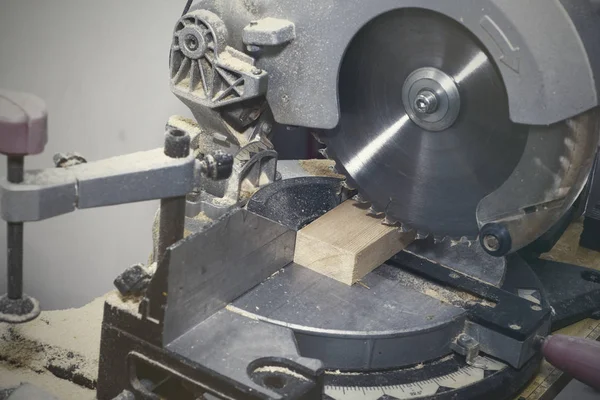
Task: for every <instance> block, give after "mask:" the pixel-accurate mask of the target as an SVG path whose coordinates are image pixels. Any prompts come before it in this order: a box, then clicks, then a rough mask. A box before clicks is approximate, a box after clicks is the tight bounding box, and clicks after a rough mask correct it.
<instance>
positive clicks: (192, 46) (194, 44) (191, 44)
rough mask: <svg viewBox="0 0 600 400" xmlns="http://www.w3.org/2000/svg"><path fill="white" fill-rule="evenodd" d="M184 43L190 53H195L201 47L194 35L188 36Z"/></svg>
mask: <svg viewBox="0 0 600 400" xmlns="http://www.w3.org/2000/svg"><path fill="white" fill-rule="evenodd" d="M183 43H184V45H185V47H186V48H187V49H188V50H189V51H195V50H197V49H198V46H199V43H198V38H197V37H196V36H194V35H192V34H189V35H186V37H185V39H184V41H183Z"/></svg>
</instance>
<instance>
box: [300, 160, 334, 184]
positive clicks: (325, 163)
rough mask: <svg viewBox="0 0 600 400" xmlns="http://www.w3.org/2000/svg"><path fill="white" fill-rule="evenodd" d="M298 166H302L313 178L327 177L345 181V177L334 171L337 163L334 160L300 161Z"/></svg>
mask: <svg viewBox="0 0 600 400" xmlns="http://www.w3.org/2000/svg"><path fill="white" fill-rule="evenodd" d="M298 164H300V166H301V167H302V169H303V170H305V171H306V172H308V173H309V174H311V175H313V176H327V177H331V178H340V179H344V175H340V174H338V173H337V172H335V170H334V169H333V167H334V166H335V161H333V160H300V161H298Z"/></svg>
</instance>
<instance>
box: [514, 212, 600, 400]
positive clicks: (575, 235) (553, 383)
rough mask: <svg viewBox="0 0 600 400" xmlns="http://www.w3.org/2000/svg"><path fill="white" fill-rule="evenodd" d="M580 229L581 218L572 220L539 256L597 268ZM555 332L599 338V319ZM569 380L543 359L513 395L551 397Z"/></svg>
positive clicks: (598, 256)
mask: <svg viewBox="0 0 600 400" xmlns="http://www.w3.org/2000/svg"><path fill="white" fill-rule="evenodd" d="M582 230H583V222H582V220H581V219H580V220H578V221H576V222H573V223H572V224H571V226H569V228H568V229H567V230H566V231H565V233H564V234H563V236H562V237H561V238H560V240H559V241H558V243H556V245H555V246H554V248H553V249H552V251H551V252H550V253H547V254H544V255H543V256H542V258H545V259H547V260H552V261H559V262H564V263H569V264H575V265H580V266H582V267H588V268H593V269H597V270H600V253H598V252H596V251H593V250H588V249H584V248H582V247H579V236H580V235H581V232H582ZM556 333H557V334H563V335H569V336H577V337H582V338H587V339H592V340H598V339H599V338H600V321H597V320H593V319H586V320H583V321H580V322H577V323H576V324H573V325H570V326H567V327H565V328H563V329H561V330H559V331H558V332H556ZM569 380H570V378H568V377H567V376H564V375H563V373H562V371H560V370H558V369H557V368H555V367H553V366H552V365H550V364H549V363H548V362H546V361H544V362H543V363H542V367H541V370H540V372H539V373H538V374H537V376H536V377H535V378H534V380H533V381H532V382H531V384H530V385H529V386H527V388H526V389H525V390H524V391H523V392H522V393H521V394H520V395H519V396H518V397H517V399H519V400H540V399H544V398H552V397H553V395H554V394H557V393H558V392H559V391H560V390H562V388H563V386H564V385H566V384H567V383H568V382H569Z"/></svg>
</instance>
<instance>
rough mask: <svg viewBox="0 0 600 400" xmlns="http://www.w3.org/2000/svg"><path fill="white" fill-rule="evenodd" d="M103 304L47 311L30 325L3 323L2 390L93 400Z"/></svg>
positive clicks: (0, 340) (0, 342) (98, 301)
mask: <svg viewBox="0 0 600 400" xmlns="http://www.w3.org/2000/svg"><path fill="white" fill-rule="evenodd" d="M104 301H105V297H101V298H98V299H96V300H94V301H92V302H91V303H89V304H87V305H86V306H84V307H82V308H79V309H69V310H58V311H44V312H42V313H41V315H40V317H39V318H37V319H36V320H34V321H31V322H28V323H26V324H20V325H9V324H4V323H0V371H1V373H0V387H14V386H17V385H19V384H20V383H21V382H30V383H32V384H34V385H36V386H39V387H41V388H43V389H45V390H47V391H49V392H51V393H52V394H54V395H55V396H56V397H58V398H60V399H67V400H68V399H84V400H85V399H92V398H93V394H94V391H93V389H95V387H96V381H97V376H98V357H99V352H100V349H99V346H100V332H101V329H100V328H101V325H102V312H103V305H104ZM57 378H59V379H57Z"/></svg>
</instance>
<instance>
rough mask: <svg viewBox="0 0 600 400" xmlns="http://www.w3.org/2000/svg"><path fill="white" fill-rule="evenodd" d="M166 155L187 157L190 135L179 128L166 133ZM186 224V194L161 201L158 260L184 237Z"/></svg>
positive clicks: (159, 261) (158, 261)
mask: <svg viewBox="0 0 600 400" xmlns="http://www.w3.org/2000/svg"><path fill="white" fill-rule="evenodd" d="M164 152H165V155H167V156H169V157H171V158H185V157H187V156H189V154H190V135H188V134H187V132H184V131H182V130H179V129H173V130H169V131H167V132H166V133H165V147H164ZM184 225H185V196H178V197H170V198H166V199H161V201H160V218H159V223H158V246H157V254H156V262H157V263H161V261H162V259H163V257H164V255H165V254H166V252H167V249H168V248H169V246H171V245H173V244H175V243H177V242H178V241H179V240H181V239H183V230H184Z"/></svg>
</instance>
